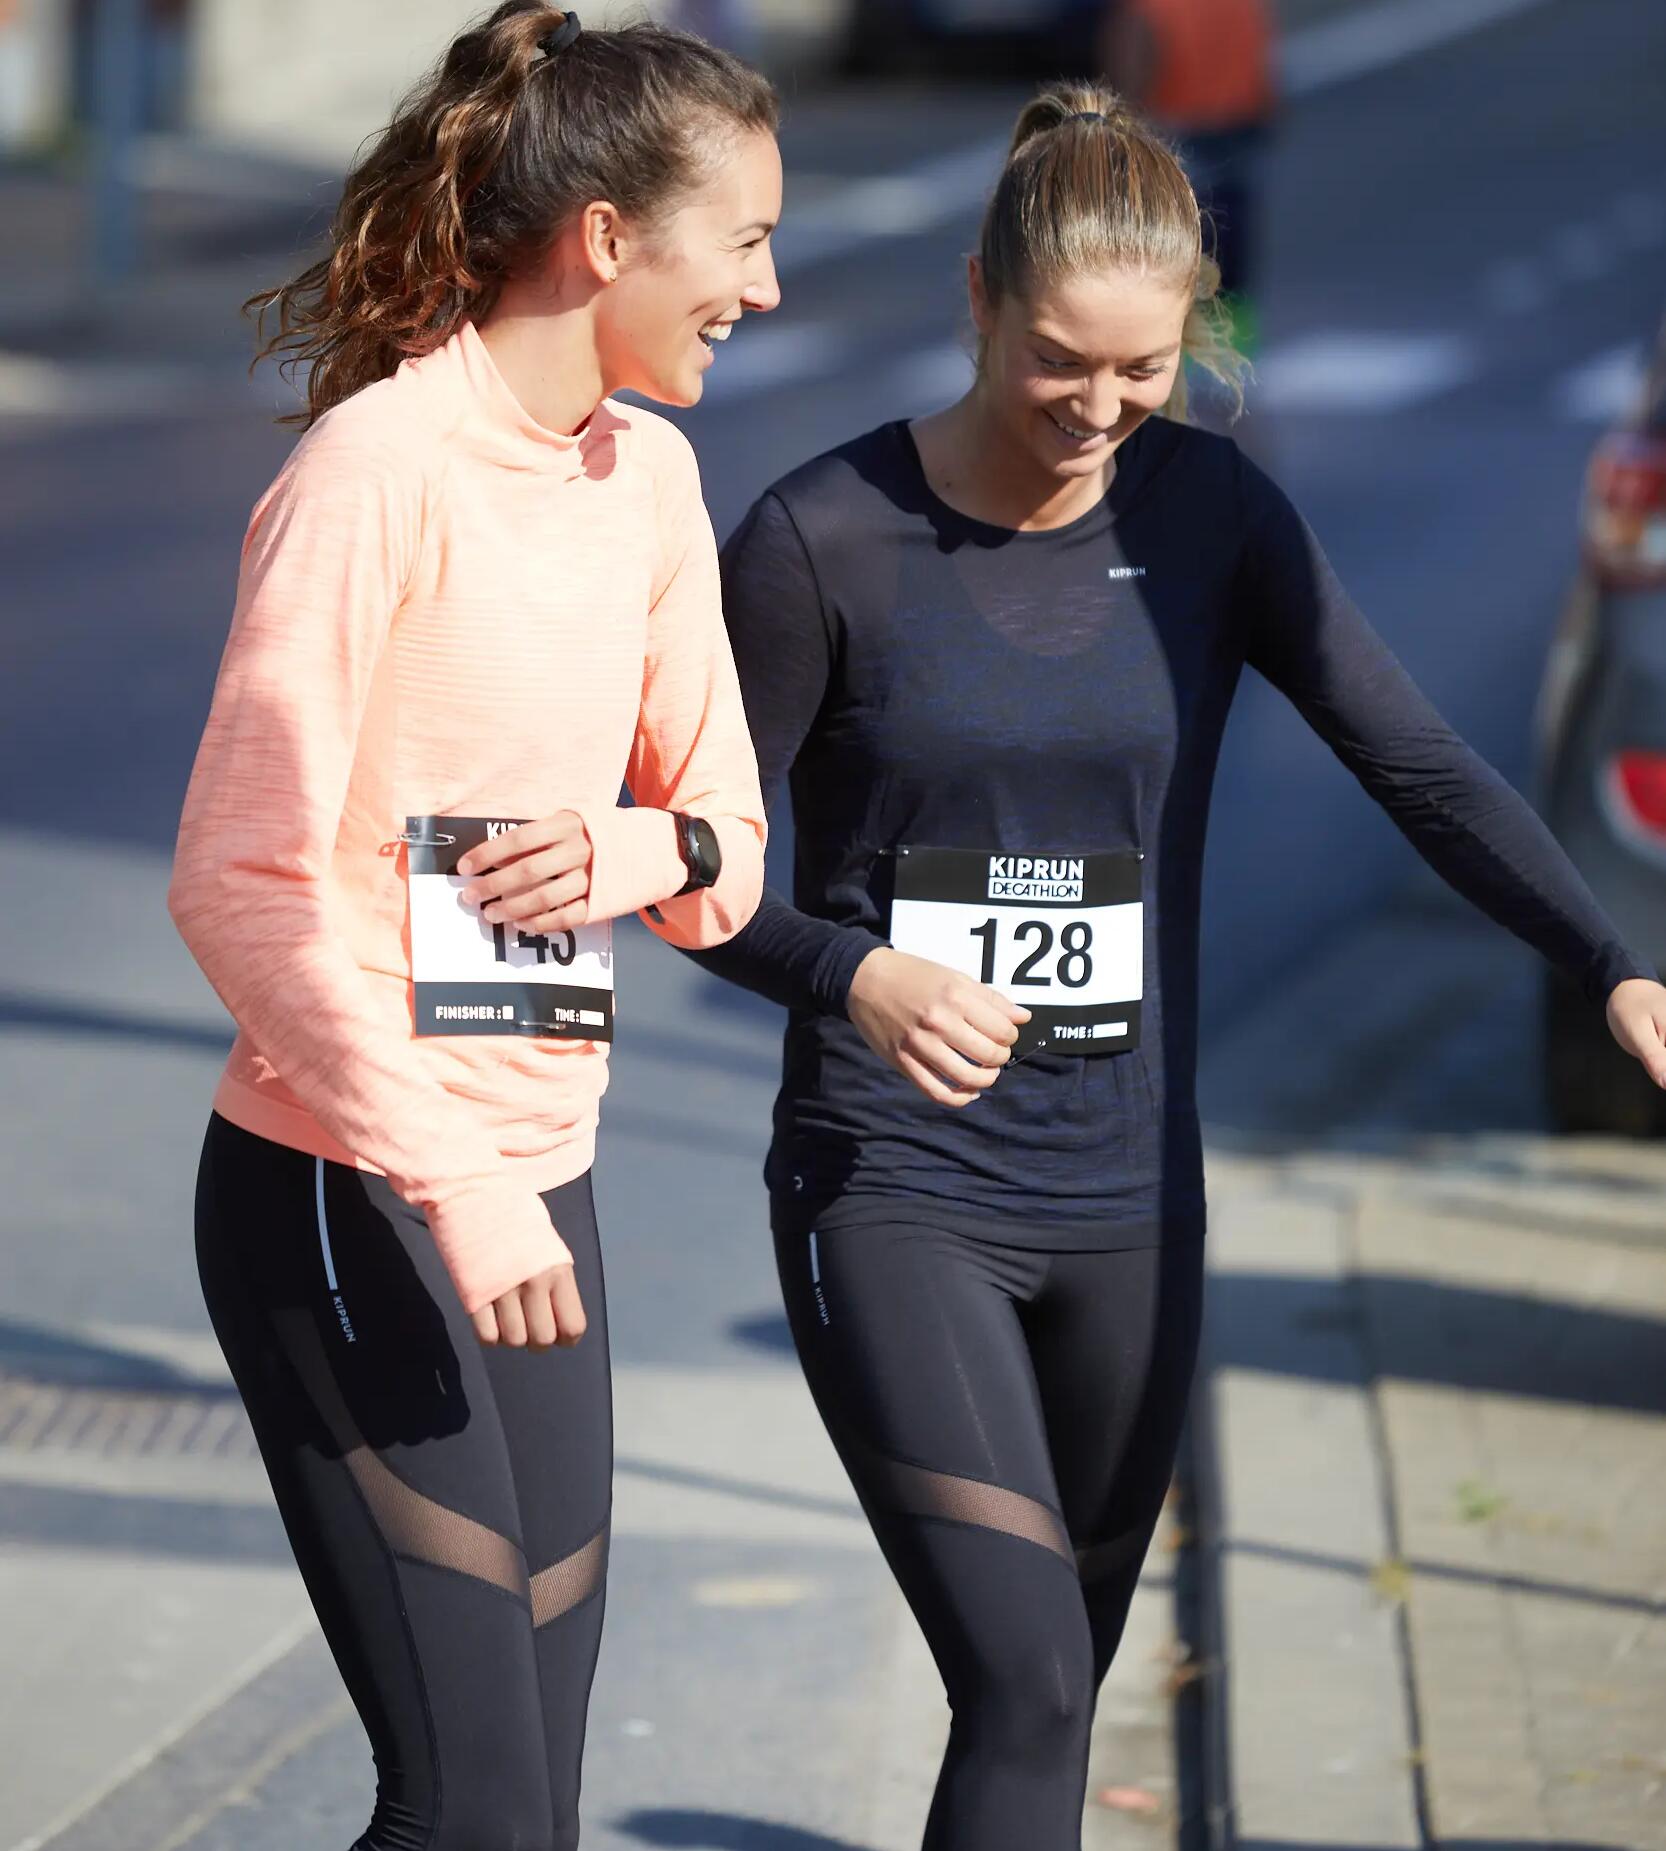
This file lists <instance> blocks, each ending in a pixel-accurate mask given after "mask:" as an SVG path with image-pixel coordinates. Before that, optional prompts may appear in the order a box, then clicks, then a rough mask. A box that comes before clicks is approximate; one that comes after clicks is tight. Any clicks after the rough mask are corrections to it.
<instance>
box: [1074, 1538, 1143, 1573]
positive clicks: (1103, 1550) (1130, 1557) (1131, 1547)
mask: <svg viewBox="0 0 1666 1851" xmlns="http://www.w3.org/2000/svg"><path fill="white" fill-rule="evenodd" d="M1144 1547H1145V1532H1144V1530H1124V1531H1123V1533H1122V1534H1121V1535H1120V1536H1113V1537H1112V1538H1111V1540H1110V1541H1109V1542H1102V1543H1093V1544H1091V1545H1090V1546H1089V1547H1088V1548H1086V1549H1078V1550H1077V1551H1076V1572H1077V1573H1078V1574H1079V1575H1080V1576H1081V1577H1082V1580H1083V1581H1084V1582H1089V1581H1099V1580H1102V1579H1103V1578H1104V1577H1105V1576H1106V1575H1109V1574H1114V1573H1115V1572H1116V1570H1117V1569H1119V1568H1124V1567H1126V1566H1127V1564H1128V1563H1129V1562H1132V1561H1135V1560H1137V1559H1138V1558H1139V1555H1140V1553H1141V1551H1142V1550H1143V1549H1144Z"/></svg>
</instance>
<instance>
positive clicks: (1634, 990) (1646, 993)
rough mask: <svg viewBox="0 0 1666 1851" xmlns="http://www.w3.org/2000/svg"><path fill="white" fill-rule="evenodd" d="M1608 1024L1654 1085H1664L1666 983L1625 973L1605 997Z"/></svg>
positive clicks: (1665, 1071) (1665, 1077)
mask: <svg viewBox="0 0 1666 1851" xmlns="http://www.w3.org/2000/svg"><path fill="white" fill-rule="evenodd" d="M1608 1026H1609V1028H1610V1029H1611V1030H1612V1031H1613V1034H1614V1039H1615V1040H1616V1041H1617V1042H1619V1044H1620V1046H1621V1047H1622V1048H1624V1049H1625V1051H1626V1052H1627V1053H1628V1054H1635V1055H1636V1056H1637V1058H1638V1059H1639V1060H1640V1061H1641V1062H1642V1063H1643V1065H1644V1066H1645V1067H1646V1068H1647V1069H1648V1073H1649V1078H1650V1079H1651V1080H1653V1081H1654V1083H1655V1085H1656V1086H1659V1087H1666V984H1659V983H1655V982H1654V981H1653V980H1652V979H1651V978H1648V977H1628V978H1627V979H1626V980H1625V982H1624V983H1617V984H1616V985H1615V986H1614V988H1613V990H1612V991H1611V992H1610V994H1609V997H1608Z"/></svg>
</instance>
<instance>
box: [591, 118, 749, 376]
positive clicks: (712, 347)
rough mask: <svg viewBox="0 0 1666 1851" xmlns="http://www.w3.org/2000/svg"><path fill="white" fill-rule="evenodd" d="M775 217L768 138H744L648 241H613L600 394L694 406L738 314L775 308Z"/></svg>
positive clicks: (602, 319) (602, 316) (601, 320)
mask: <svg viewBox="0 0 1666 1851" xmlns="http://www.w3.org/2000/svg"><path fill="white" fill-rule="evenodd" d="M780 216H781V154H780V150H779V149H778V148H777V147H776V145H775V137H774V136H773V135H769V134H764V133H761V132H751V133H747V134H745V135H743V136H741V137H740V139H739V140H737V141H735V142H733V143H732V144H731V145H729V146H728V147H727V148H726V149H725V150H724V152H723V154H722V156H721V158H720V159H719V160H718V161H716V162H715V163H714V165H713V167H712V169H711V171H710V173H709V174H708V175H707V176H706V177H705V178H704V179H703V180H702V181H701V182H700V184H699V185H698V186H697V187H696V188H695V190H694V191H693V193H692V194H691V195H690V196H689V197H688V198H686V199H685V200H684V201H683V202H682V204H681V205H680V206H679V207H678V209H677V210H676V212H674V213H673V214H672V216H671V217H670V219H669V220H668V221H667V222H666V223H665V224H664V225H663V226H660V227H658V228H657V229H656V231H655V233H654V235H653V236H652V237H651V238H649V239H646V240H644V239H640V238H630V237H627V238H623V239H621V240H620V243H619V250H620V253H621V258H622V261H621V263H620V266H619V271H618V278H617V281H616V282H614V283H612V284H611V285H610V286H609V287H608V289H607V291H606V293H605V295H604V296H603V298H602V301H601V304H600V306H599V310H598V314H597V322H596V331H597V338H598V345H599V350H600V356H601V360H602V370H603V373H604V375H605V377H606V378H607V379H608V381H609V382H610V385H609V389H610V390H619V389H628V390H630V391H634V392H640V393H642V394H643V395H644V396H645V397H647V398H651V399H656V400H658V402H659V403H661V404H663V405H693V404H696V403H698V401H699V398H700V395H701V393H702V391H703V390H704V384H705V374H706V371H707V369H708V368H709V367H710V366H711V365H712V363H713V359H714V356H715V353H716V349H717V347H718V346H720V345H721V344H722V342H723V341H725V340H727V339H728V338H729V334H730V332H731V331H732V330H733V328H734V326H735V324H736V323H737V322H738V321H739V320H740V318H741V316H742V314H743V313H744V312H745V311H746V310H748V309H750V310H752V311H754V312H755V313H765V312H767V311H768V310H770V309H772V308H774V307H775V306H776V305H777V303H779V302H780V300H781V290H780V286H779V285H778V284H777V282H776V280H775V260H774V257H773V256H772V255H771V252H770V234H771V233H772V232H773V231H774V229H775V225H776V221H777V220H778V219H779V218H780Z"/></svg>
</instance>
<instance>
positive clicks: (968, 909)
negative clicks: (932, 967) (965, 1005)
mask: <svg viewBox="0 0 1666 1851" xmlns="http://www.w3.org/2000/svg"><path fill="white" fill-rule="evenodd" d="M896 868H897V877H896V890H895V897H894V899H893V901H892V905H891V943H892V944H893V945H894V946H895V947H896V948H897V950H898V951H907V952H911V953H912V954H913V955H914V956H915V957H920V958H930V959H931V960H932V961H933V962H934V963H938V964H947V965H948V966H949V967H950V968H951V969H953V970H958V971H962V972H964V973H965V974H966V975H967V976H968V977H974V978H976V979H977V981H978V982H979V983H987V984H989V985H991V986H992V987H993V988H995V989H997V990H999V991H1001V992H1002V994H1003V995H1005V996H1009V997H1011V999H1012V1000H1013V1001H1014V1002H1015V1003H1022V1004H1023V1005H1024V1007H1025V1008H1026V1009H1028V1010H1029V1011H1030V1020H1029V1022H1028V1023H1026V1024H1025V1026H1024V1027H1023V1029H1021V1030H1020V1031H1019V1039H1018V1045H1017V1047H1016V1048H1015V1049H1014V1053H1015V1054H1019V1055H1022V1054H1028V1053H1033V1052H1034V1051H1035V1050H1036V1049H1038V1048H1042V1047H1045V1048H1047V1049H1048V1050H1049V1051H1050V1052H1053V1053H1060V1054H1114V1053H1119V1052H1120V1051H1122V1050H1123V1049H1125V1048H1132V1047H1137V1046H1138V1045H1139V1038H1140V999H1141V996H1142V995H1143V993H1144V981H1143V979H1144V931H1145V927H1144V904H1143V899H1142V885H1141V857H1140V855H1139V854H1138V853H1137V852H1136V851H1132V850H1124V851H1116V852H1109V853H1102V854H1097V855H992V854H986V853H985V852H984V851H982V850H980V849H959V848H914V847H908V848H899V849H898V850H897V862H896Z"/></svg>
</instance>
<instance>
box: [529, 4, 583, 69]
mask: <svg viewBox="0 0 1666 1851" xmlns="http://www.w3.org/2000/svg"><path fill="white" fill-rule="evenodd" d="M581 30H582V27H581V26H580V25H579V19H578V14H577V13H569V14H568V15H567V17H566V18H565V19H564V20H562V22H561V24H560V25H559V26H557V27H556V28H555V29H554V31H552V32H546V33H545V34H544V36H543V37H542V38H541V39H540V40H539V41H538V49H539V50H540V51H541V52H542V53H543V54H544V56H545V57H546V58H553V57H554V56H555V54H556V53H557V52H558V51H565V50H566V49H567V47H568V46H569V45H571V44H572V42H573V40H574V39H576V38H577V37H578V35H579V33H580V31H581Z"/></svg>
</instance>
